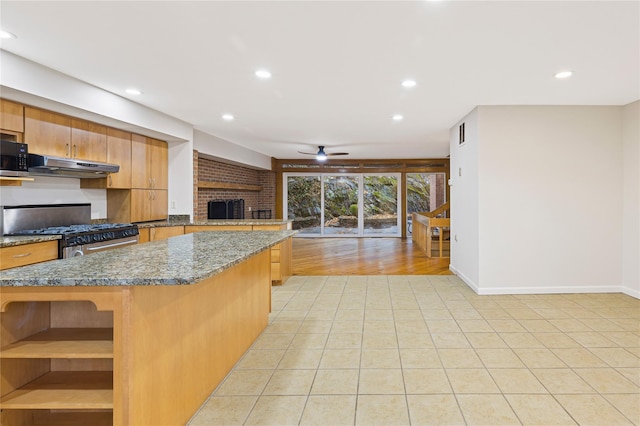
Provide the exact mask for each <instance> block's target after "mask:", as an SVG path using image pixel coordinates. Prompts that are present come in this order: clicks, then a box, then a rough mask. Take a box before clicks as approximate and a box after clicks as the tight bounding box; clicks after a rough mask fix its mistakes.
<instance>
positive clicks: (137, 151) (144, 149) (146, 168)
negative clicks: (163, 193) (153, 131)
mask: <svg viewBox="0 0 640 426" xmlns="http://www.w3.org/2000/svg"><path fill="white" fill-rule="evenodd" d="M131 157H132V158H134V159H135V163H136V167H135V169H134V170H133V171H132V174H131V187H132V188H138V189H145V188H146V189H168V187H169V182H168V181H169V179H168V176H169V172H168V168H169V164H168V163H169V147H168V146H167V143H166V142H163V141H160V140H157V139H152V138H147V137H145V136H140V135H136V134H134V135H132V136H131Z"/></svg>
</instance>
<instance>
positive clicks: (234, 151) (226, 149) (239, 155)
mask: <svg viewBox="0 0 640 426" xmlns="http://www.w3.org/2000/svg"><path fill="white" fill-rule="evenodd" d="M193 149H195V150H197V151H198V152H199V153H201V154H206V155H209V156H212V157H215V158H216V159H220V160H223V161H224V160H226V161H229V162H232V163H237V164H242V165H245V166H249V167H252V168H257V169H263V170H271V157H269V156H267V155H264V154H260V153H259V152H255V151H252V150H250V149H247V148H244V147H242V146H240V145H236V144H233V143H231V142H229V141H226V140H224V139H221V138H219V137H216V136H212V135H210V134H208V133H204V132H201V131H200V130H194V132H193Z"/></svg>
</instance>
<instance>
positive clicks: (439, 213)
mask: <svg viewBox="0 0 640 426" xmlns="http://www.w3.org/2000/svg"><path fill="white" fill-rule="evenodd" d="M449 208H450V206H449V202H448V201H447V202H446V203H444V204H443V205H441V206H440V207H438V208H437V209H435V210H434V211H432V212H420V213H418V214H421V215H423V216H426V217H438V216H447V217H449V215H448V214H447V215H445V214H444V212H448V211H449Z"/></svg>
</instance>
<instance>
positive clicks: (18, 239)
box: [0, 235, 60, 248]
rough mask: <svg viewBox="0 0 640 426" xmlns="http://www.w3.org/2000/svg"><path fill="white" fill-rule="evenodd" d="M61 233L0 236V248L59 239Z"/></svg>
mask: <svg viewBox="0 0 640 426" xmlns="http://www.w3.org/2000/svg"><path fill="white" fill-rule="evenodd" d="M59 239H60V235H16V236H3V237H0V248H2V247H13V246H21V245H24V244H33V243H42V242H44V241H53V240H59Z"/></svg>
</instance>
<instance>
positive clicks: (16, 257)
mask: <svg viewBox="0 0 640 426" xmlns="http://www.w3.org/2000/svg"><path fill="white" fill-rule="evenodd" d="M27 256H31V253H30V252H29V253H21V254H14V255H13V258H14V259H18V258H20V257H27Z"/></svg>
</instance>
